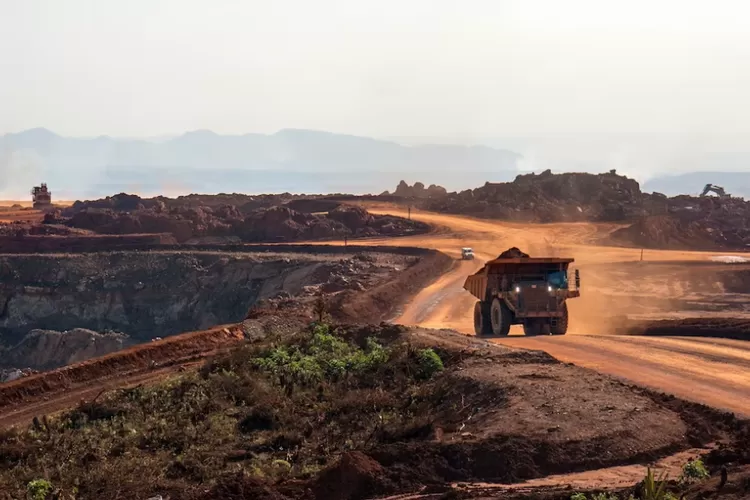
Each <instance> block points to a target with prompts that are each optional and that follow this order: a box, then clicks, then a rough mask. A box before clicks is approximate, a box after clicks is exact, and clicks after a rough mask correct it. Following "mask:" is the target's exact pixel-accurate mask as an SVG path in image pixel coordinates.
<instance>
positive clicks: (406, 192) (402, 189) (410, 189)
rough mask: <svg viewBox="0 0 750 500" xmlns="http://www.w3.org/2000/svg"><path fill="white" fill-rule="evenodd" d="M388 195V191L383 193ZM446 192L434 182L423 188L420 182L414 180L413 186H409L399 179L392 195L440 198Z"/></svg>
mask: <svg viewBox="0 0 750 500" xmlns="http://www.w3.org/2000/svg"><path fill="white" fill-rule="evenodd" d="M383 194H384V195H388V194H389V193H388V191H386V192H385V193H383ZM447 194H448V191H447V190H446V189H445V188H444V187H442V186H438V185H435V184H430V187H428V188H427V189H425V187H424V184H422V183H421V182H415V183H414V186H409V185H408V184H407V183H406V182H405V181H401V182H399V183H398V186H396V190H395V191H394V192H393V195H394V196H399V197H401V198H440V197H442V196H445V195H447Z"/></svg>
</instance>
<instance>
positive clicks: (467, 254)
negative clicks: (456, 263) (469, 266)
mask: <svg viewBox="0 0 750 500" xmlns="http://www.w3.org/2000/svg"><path fill="white" fill-rule="evenodd" d="M461 260H474V250H473V249H471V248H468V247H467V248H462V249H461Z"/></svg>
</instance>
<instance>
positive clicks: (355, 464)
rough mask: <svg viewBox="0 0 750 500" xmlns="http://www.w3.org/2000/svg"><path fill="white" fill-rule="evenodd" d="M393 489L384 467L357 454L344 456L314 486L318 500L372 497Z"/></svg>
mask: <svg viewBox="0 0 750 500" xmlns="http://www.w3.org/2000/svg"><path fill="white" fill-rule="evenodd" d="M394 489H395V486H394V485H393V484H390V481H389V480H388V476H387V474H386V470H385V469H384V468H383V466H382V465H380V464H379V463H378V462H376V461H375V460H373V459H372V458H370V457H368V456H367V455H365V454H364V453H362V452H358V451H353V452H348V453H344V455H343V456H342V457H341V460H339V462H338V463H337V464H335V465H333V466H332V467H330V468H329V469H327V470H325V471H323V473H321V475H320V476H319V477H318V479H317V481H316V482H315V485H314V487H313V491H314V493H315V497H316V498H326V499H330V500H355V499H358V498H371V497H374V496H376V495H381V494H383V493H389V492H391V491H393V490H394Z"/></svg>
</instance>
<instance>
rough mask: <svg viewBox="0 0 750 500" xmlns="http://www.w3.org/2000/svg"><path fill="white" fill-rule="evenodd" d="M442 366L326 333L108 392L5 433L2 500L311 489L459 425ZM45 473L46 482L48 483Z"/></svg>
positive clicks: (400, 347)
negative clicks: (333, 468)
mask: <svg viewBox="0 0 750 500" xmlns="http://www.w3.org/2000/svg"><path fill="white" fill-rule="evenodd" d="M443 369H444V366H443V363H442V360H441V359H440V357H439V356H438V355H437V353H435V352H434V351H433V350H431V349H424V350H415V349H413V348H412V347H411V346H410V345H408V344H407V343H404V342H402V341H391V342H390V343H384V342H382V341H381V340H379V339H378V338H375V337H371V336H370V337H368V336H367V335H362V336H361V338H357V337H356V335H355V336H347V335H346V334H344V333H341V332H336V331H333V330H332V329H331V328H330V327H329V326H328V325H326V324H320V323H316V324H314V325H313V326H312V327H311V328H310V330H309V331H306V332H301V333H299V334H297V335H296V336H295V337H294V338H285V339H282V338H273V339H269V340H267V341H265V342H264V343H262V344H260V345H244V346H243V347H240V348H236V349H234V350H232V351H231V352H229V353H228V354H226V355H222V356H220V357H218V358H215V359H213V360H211V361H209V362H207V363H206V364H205V365H204V366H203V367H202V368H201V369H200V370H199V371H198V372H194V373H186V374H184V375H182V376H179V377H175V378H172V379H168V380H167V381H165V382H163V383H161V384H160V385H157V386H153V387H143V386H139V387H135V388H130V389H123V390H119V391H116V392H112V393H106V394H102V395H100V396H99V397H97V398H96V399H94V400H92V401H90V402H85V403H81V404H80V405H79V406H78V407H77V408H75V409H74V410H72V411H70V412H67V413H65V414H63V415H62V416H60V417H59V418H50V419H43V420H42V421H43V423H40V424H39V425H38V426H32V427H30V428H28V429H26V430H18V431H14V432H5V433H3V434H2V435H1V436H0V499H2V500H5V499H6V498H8V499H10V498H23V497H26V496H28V497H29V498H32V499H34V500H36V499H40V500H41V499H45V498H47V496H48V495H49V494H51V492H53V490H54V494H55V495H58V496H59V497H60V498H72V497H73V495H75V498H76V499H77V500H85V499H93V498H97V499H98V498H115V496H116V495H117V494H119V495H120V498H148V497H150V496H154V495H170V496H171V497H172V498H187V499H192V498H203V497H201V494H202V493H201V492H205V491H206V490H207V489H209V488H218V489H216V491H224V490H222V488H223V487H224V486H222V485H225V486H226V484H229V483H227V481H230V482H231V481H239V480H240V479H238V476H237V474H238V473H240V472H241V474H242V478H244V479H242V481H244V482H247V481H251V482H253V484H256V483H257V484H256V486H258V485H260V486H258V487H259V488H260V487H262V485H264V484H269V483H273V482H277V481H284V480H287V479H295V478H298V479H303V480H304V479H309V478H311V477H314V476H315V475H317V474H318V473H319V472H320V471H321V470H322V469H324V468H325V467H326V466H327V465H329V464H330V463H332V462H334V461H336V460H337V459H338V457H339V456H340V455H341V453H342V452H344V451H347V450H364V451H366V450H369V449H373V448H375V447H378V446H382V445H384V444H387V443H391V442H394V441H397V440H402V439H406V438H408V439H415V437H417V436H425V437H426V436H427V435H428V434H429V432H428V430H429V429H430V428H431V425H432V423H433V422H435V421H440V422H441V425H442V424H443V423H450V421H451V420H453V421H454V422H458V421H460V420H461V419H460V418H459V416H458V413H457V411H456V410H455V408H456V407H457V404H456V400H455V397H458V396H457V395H455V396H454V395H453V393H450V394H448V393H446V391H445V390H443V389H441V385H440V383H439V382H440V381H439V377H437V375H438V373H439V372H440V371H442V370H443ZM428 378H430V380H426V379H428ZM467 396H470V395H467ZM461 397H463V395H462V396H461ZM452 398H453V399H452ZM425 429H427V431H425ZM405 436H406V437H405ZM42 471H43V472H44V474H45V477H46V478H47V479H44V480H41V479H38V478H39V474H40V472H42ZM133 478H138V480H137V481H134V480H133ZM244 482H243V484H245V483H244ZM53 484H54V488H53V487H52V485H53ZM227 487H229V486H227ZM212 491H213V490H212ZM74 492H75V493H74ZM251 496H252V495H251ZM206 498H208V497H206Z"/></svg>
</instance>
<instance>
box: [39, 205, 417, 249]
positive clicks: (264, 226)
mask: <svg viewBox="0 0 750 500" xmlns="http://www.w3.org/2000/svg"><path fill="white" fill-rule="evenodd" d="M218 196H219V199H221V200H228V199H229V198H227V196H226V195H224V196H222V195H218ZM237 196H239V195H237ZM234 198H236V197H234ZM234 198H231V199H234ZM285 199H286V198H285V197H284V195H279V196H277V197H275V198H274V197H269V198H263V199H261V200H249V201H247V200H246V199H243V200H242V201H247V202H246V203H245V204H244V205H242V206H241V207H239V208H238V207H237V206H236V205H231V204H218V203H210V204H209V203H206V204H203V205H196V204H195V203H196V202H198V201H200V202H202V203H203V202H207V201H208V200H207V197H206V196H203V197H200V198H199V199H195V198H190V199H189V201H190V202H191V203H192V204H183V205H180V204H178V203H177V202H176V201H175V200H169V199H167V198H152V199H142V198H139V197H138V196H135V195H126V194H119V195H116V196H113V197H110V198H104V199H102V200H95V201H90V202H76V203H75V204H74V205H73V206H72V207H70V208H69V209H67V210H66V211H65V212H64V213H63V214H62V215H63V216H64V217H63V218H60V219H55V220H54V222H56V223H58V222H61V221H63V222H64V223H65V224H66V225H68V226H70V227H75V228H80V229H86V230H89V231H94V232H96V233H102V234H133V233H169V234H173V235H174V237H175V238H176V239H177V241H178V242H180V243H183V242H188V243H198V242H205V241H206V238H214V239H217V238H219V239H221V238H224V239H227V240H228V239H230V238H239V239H241V240H242V241H246V242H263V241H270V242H277V241H279V242H283V241H299V240H309V239H316V240H318V239H334V238H335V239H342V238H345V237H350V238H357V237H367V236H380V235H388V236H397V235H405V234H416V233H419V232H425V231H427V229H428V226H427V225H425V224H423V223H419V222H415V221H409V220H406V219H402V218H398V217H390V216H389V217H386V216H378V215H372V214H370V213H368V212H367V211H366V210H364V209H362V208H360V207H356V206H347V205H342V204H341V203H340V202H336V201H332V200H315V199H309V200H308V199H296V200H287V201H289V203H291V204H276V205H269V204H268V202H269V201H274V200H275V201H282V200H285ZM295 207H297V208H299V209H301V210H299V211H298V210H295ZM320 209H323V210H320ZM320 211H325V212H326V213H323V214H321V213H319V212H320ZM50 221H51V220H50Z"/></svg>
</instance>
